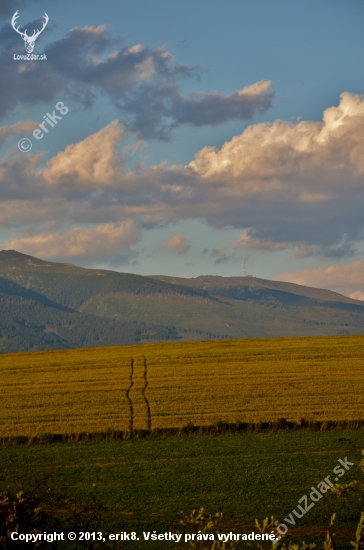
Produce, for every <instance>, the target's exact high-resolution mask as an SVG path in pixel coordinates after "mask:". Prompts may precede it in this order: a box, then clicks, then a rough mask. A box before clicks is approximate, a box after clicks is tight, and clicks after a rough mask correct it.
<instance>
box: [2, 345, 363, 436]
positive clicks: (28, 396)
mask: <svg viewBox="0 0 364 550" xmlns="http://www.w3.org/2000/svg"><path fill="white" fill-rule="evenodd" d="M363 350H364V336H340V337H310V338H276V339H253V340H247V339H244V340H224V341H207V342H181V343H165V344H144V345H133V346H120V347H109V348H94V349H77V350H60V351H48V352H33V353H17V354H7V355H3V356H1V363H0V378H1V380H2V398H1V402H0V418H1V424H0V436H18V435H27V436H33V435H39V434H44V433H71V432H81V431H92V432H94V431H105V430H108V429H115V430H127V429H128V428H129V427H130V407H131V406H132V416H133V427H134V428H136V429H145V428H147V427H148V414H147V412H148V406H149V408H150V413H151V426H152V428H158V427H170V426H177V427H178V426H183V425H186V424H189V423H194V424H195V425H207V424H211V423H214V422H217V421H219V420H224V421H230V422H235V421H237V420H240V421H246V422H257V421H274V420H276V419H278V418H287V419H291V420H299V419H300V418H302V417H304V418H306V419H309V420H327V419H331V420H350V419H362V418H363V417H364V403H363V395H364V354H363ZM131 357H133V358H134V367H133V373H132V372H131ZM144 357H145V358H146V363H147V370H146V371H145V364H144ZM131 374H132V380H130V377H131ZM146 381H147V384H146ZM128 388H129V390H130V391H129V393H128V395H127V390H128ZM143 389H144V393H143ZM128 398H129V399H128Z"/></svg>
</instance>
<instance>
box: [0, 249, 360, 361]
mask: <svg viewBox="0 0 364 550" xmlns="http://www.w3.org/2000/svg"><path fill="white" fill-rule="evenodd" d="M0 305H1V308H2V318H1V319H0V352H3V353H5V352H7V351H26V350H30V349H51V348H50V347H49V346H52V345H54V346H55V347H56V348H59V347H89V346H99V345H119V344H123V343H133V342H144V341H148V342H150V341H155V342H159V341H165V340H195V339H211V338H221V339H225V338H256V337H278V336H307V335H318V334H322V335H335V334H358V333H363V332H364V302H361V301H359V300H353V299H351V298H347V297H346V296H343V295H341V294H338V293H335V292H333V291H331V290H325V289H317V288H314V287H304V286H301V285H297V284H294V283H286V282H283V281H270V280H267V279H259V278H255V277H249V276H248V277H221V276H216V275H211V276H210V275H201V276H199V277H195V278H191V279H185V278H182V277H170V276H165V275H151V276H142V275H135V274H131V273H122V272H117V271H111V270H110V271H109V270H104V269H87V268H82V267H78V266H76V265H74V264H69V263H58V262H48V261H44V260H41V259H39V258H35V257H33V256H29V255H26V254H22V253H20V252H17V251H14V250H10V251H6V250H2V251H0ZM50 335H51V336H50Z"/></svg>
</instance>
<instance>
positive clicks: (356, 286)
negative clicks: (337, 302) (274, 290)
mask: <svg viewBox="0 0 364 550" xmlns="http://www.w3.org/2000/svg"><path fill="white" fill-rule="evenodd" d="M274 280H276V281H286V282H290V283H296V284H298V285H303V286H311V287H316V288H326V289H330V290H334V291H335V292H339V293H341V294H345V295H347V296H350V298H355V299H357V300H362V299H363V297H364V262H363V261H356V262H353V263H351V264H347V265H330V266H328V267H319V268H316V269H306V270H304V271H294V272H287V273H282V275H278V276H277V277H274Z"/></svg>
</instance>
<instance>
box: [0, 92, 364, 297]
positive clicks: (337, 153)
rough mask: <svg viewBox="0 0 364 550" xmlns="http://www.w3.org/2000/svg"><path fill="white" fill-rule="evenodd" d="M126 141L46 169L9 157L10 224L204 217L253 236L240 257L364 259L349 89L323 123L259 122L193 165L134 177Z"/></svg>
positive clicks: (71, 154)
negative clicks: (283, 254) (285, 254)
mask: <svg viewBox="0 0 364 550" xmlns="http://www.w3.org/2000/svg"><path fill="white" fill-rule="evenodd" d="M264 86H265V85H263V84H259V85H257V87H258V92H259V89H260V88H259V87H263V88H264ZM261 89H262V88H261ZM248 92H249V94H250V93H252V92H251V90H248ZM6 131H7V130H6ZM124 135H125V134H124V129H123V126H122V125H121V124H120V123H119V122H117V121H113V122H111V123H110V124H108V125H107V126H105V128H103V129H101V130H100V131H98V132H96V133H95V134H92V135H90V136H88V137H87V138H86V139H84V140H83V141H80V142H78V143H75V144H71V145H69V146H68V147H67V148H66V149H65V150H64V151H61V152H59V153H58V154H57V155H55V156H54V157H53V158H51V159H50V160H49V161H48V163H47V164H46V165H45V166H43V165H42V159H43V156H42V154H41V153H39V154H38V155H32V154H27V155H22V154H20V153H14V154H12V155H10V156H9V157H7V158H4V159H1V160H0V183H1V185H0V198H1V201H2V202H1V203H0V224H1V223H2V224H3V225H4V226H5V225H6V224H7V223H11V224H12V225H13V226H16V225H17V224H19V225H21V224H22V222H21V220H22V217H23V218H24V219H26V220H27V222H26V223H27V224H31V223H34V224H36V223H37V222H46V221H52V220H55V219H62V220H65V222H67V223H69V224H72V226H74V225H75V224H76V225H80V224H81V225H82V224H97V225H100V224H105V223H118V222H120V221H125V220H133V221H134V222H135V224H136V225H137V226H138V227H140V228H142V227H144V228H147V229H148V228H151V227H153V226H155V225H158V224H160V223H163V224H165V223H167V222H175V221H177V220H188V219H201V220H204V221H206V222H207V223H209V224H210V225H212V226H214V227H217V228H221V227H233V228H239V229H241V230H242V231H243V233H242V235H241V237H240V239H238V241H237V243H236V245H235V249H237V248H243V249H244V248H245V249H247V250H273V251H277V250H285V249H289V248H290V247H292V251H293V252H295V253H296V255H297V256H299V257H308V256H312V255H316V256H324V257H327V258H335V259H338V258H344V257H350V256H353V255H354V254H356V253H357V249H358V246H359V243H360V242H361V241H363V240H364V221H363V220H364V218H363V213H362V204H363V202H364V180H363V174H364V152H363V151H364V149H363V147H362V136H363V135H364V98H363V97H362V96H359V95H354V94H350V93H348V92H345V93H343V94H342V95H341V99H340V103H339V105H338V106H336V107H330V108H329V109H327V110H326V111H325V112H324V115H323V120H322V122H310V121H301V122H299V123H297V124H293V123H290V122H285V121H282V120H278V121H275V122H273V123H261V124H255V125H252V126H249V127H248V128H247V129H246V130H245V131H244V132H243V133H242V134H241V135H238V136H235V137H233V138H232V139H231V140H230V141H228V142H226V143H224V144H223V146H222V147H221V148H220V149H217V148H214V147H204V148H203V149H202V150H201V151H199V152H198V153H197V155H196V157H195V159H194V160H193V161H192V162H190V163H189V164H188V165H185V166H181V165H175V166H169V165H168V164H166V163H162V164H160V165H157V166H151V167H144V166H143V165H140V166H138V167H137V168H135V169H131V170H127V169H126V163H125V158H124V157H123V155H124V153H119V152H118V146H119V142H120V141H122V140H123V138H124ZM10 212H11V214H12V216H11V221H9V217H10ZM24 223H25V222H23V224H24ZM225 255H226V253H225ZM219 257H220V256H219ZM221 258H223V261H225V259H226V258H225V256H221ZM356 290H360V289H354V290H353V292H355V291H356Z"/></svg>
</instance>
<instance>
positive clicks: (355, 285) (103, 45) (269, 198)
mask: <svg viewBox="0 0 364 550" xmlns="http://www.w3.org/2000/svg"><path fill="white" fill-rule="evenodd" d="M16 10H19V18H18V21H17V25H20V30H24V29H25V27H27V28H28V33H29V34H30V33H31V31H30V29H33V28H39V25H40V23H41V21H40V20H41V17H42V16H43V14H44V12H46V13H47V14H48V15H49V18H50V20H49V22H48V25H47V27H46V28H45V30H44V31H43V33H42V34H41V35H40V36H39V38H38V39H37V40H36V42H35V48H34V53H36V54H42V53H45V54H46V55H47V60H45V61H32V60H21V59H18V60H15V59H14V58H13V57H14V55H18V56H20V55H23V54H25V49H24V42H23V40H22V38H21V36H19V35H18V34H17V33H16V32H15V31H14V30H13V29H12V27H11V24H10V21H11V18H12V16H13V14H14V13H15V11H16ZM0 17H1V21H0V24H1V31H0V63H1V65H2V66H1V67H0V75H1V76H0V79H1V89H2V93H1V96H0V116H1V119H2V120H1V122H0V124H1V128H0V144H2V147H1V150H0V160H1V166H0V185H1V188H2V210H0V224H1V229H0V231H1V235H0V241H1V243H2V248H15V249H17V250H19V251H21V252H24V253H28V254H30V255H35V256H38V257H42V258H44V259H50V260H53V261H68V262H72V263H75V264H78V265H83V266H85V267H96V266H97V267H100V266H102V267H106V268H110V269H115V270H120V271H128V272H134V273H141V274H144V275H146V274H157V273H159V274H167V275H177V276H184V277H195V276H198V275H201V274H220V275H224V276H233V275H234V276H236V275H242V273H243V259H244V258H246V261H247V267H248V271H249V272H251V273H252V274H253V275H255V276H257V277H262V278H267V279H270V278H273V277H276V278H281V279H284V280H292V281H294V282H299V283H300V284H307V285H309V286H324V287H329V288H333V289H334V290H337V291H339V292H343V293H346V294H348V295H352V296H353V297H356V298H359V299H364V274H363V272H364V264H363V262H362V254H363V241H364V236H363V227H364V226H363V221H362V219H364V218H363V216H362V214H361V211H362V199H363V174H364V161H363V158H362V156H361V142H362V137H363V129H364V100H363V97H362V95H361V94H363V93H364V82H363V71H362V67H363V65H364V63H363V61H364V59H363V57H364V33H363V21H364V3H363V2H361V1H360V0H347V1H345V2H343V1H338V0H322V1H320V2H317V0H315V1H310V0H306V1H305V2H300V1H292V0H284V1H283V0H254V1H253V0H251V1H245V0H239V1H236V0H229V2H228V3H226V2H223V1H222V0H198V1H196V0H184V1H183V2H178V1H172V0H168V1H165V0H157V1H154V2H149V1H146V0H144V1H140V0H133V1H128V2H126V1H118V0H104V1H103V2H101V1H98V0H92V1H90V0H85V1H83V0H78V1H77V2H70V1H68V0H63V1H62V2H60V1H57V0H49V1H47V0H45V1H32V2H24V1H20V0H19V1H16V0H5V2H3V3H2V5H1V7H0ZM244 89H245V90H244ZM345 93H346V94H345ZM342 94H344V95H342ZM59 101H61V102H63V103H64V104H65V105H66V106H67V108H68V113H67V114H65V115H64V116H62V120H59V122H58V123H57V125H55V126H54V127H49V126H48V130H49V131H48V133H46V134H45V135H44V136H43V138H42V139H41V140H36V139H34V137H33V135H32V133H33V131H34V130H35V129H36V128H38V126H39V124H40V123H41V122H42V121H43V117H44V116H45V115H46V113H47V112H50V113H52V112H53V110H54V109H55V105H56V103H57V102H59ZM324 112H325V113H326V114H325V122H324V123H323V122H322V120H323V116H324V115H323V114H324ZM24 137H27V138H29V139H31V141H32V150H31V151H30V152H20V151H19V150H18V147H17V144H18V141H19V140H20V139H22V138H24ZM191 162H192V164H190V163H191Z"/></svg>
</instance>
